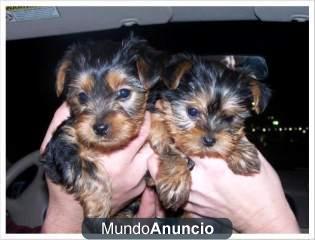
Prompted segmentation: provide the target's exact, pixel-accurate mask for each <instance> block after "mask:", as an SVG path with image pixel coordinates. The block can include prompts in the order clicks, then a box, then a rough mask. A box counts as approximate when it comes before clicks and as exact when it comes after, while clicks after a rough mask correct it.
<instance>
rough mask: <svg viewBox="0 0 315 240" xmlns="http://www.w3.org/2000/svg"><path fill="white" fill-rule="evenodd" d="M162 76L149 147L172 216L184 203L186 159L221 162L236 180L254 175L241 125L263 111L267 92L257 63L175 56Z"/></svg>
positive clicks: (255, 164) (262, 65)
mask: <svg viewBox="0 0 315 240" xmlns="http://www.w3.org/2000/svg"><path fill="white" fill-rule="evenodd" d="M163 72H164V73H163V74H162V80H163V82H164V85H163V84H162V83H159V85H157V86H156V87H155V89H153V90H152V93H151V96H150V101H151V103H150V104H151V109H153V110H152V132H151V137H150V141H151V145H152V147H153V148H154V150H155V151H156V153H157V154H158V155H159V157H160V165H159V172H158V175H157V179H156V183H155V184H156V189H157V192H158V194H159V196H160V199H161V201H162V204H163V205H164V207H165V208H167V209H171V210H175V211H176V210H177V209H178V208H180V207H181V206H183V205H184V204H185V203H186V201H187V200H188V197H189V192H190V186H191V176H190V171H189V169H190V168H192V167H193V162H192V160H190V159H189V157H188V156H200V157H205V156H207V157H219V158H223V159H225V160H226V161H227V163H228V165H229V167H230V169H231V170H232V171H233V172H234V173H236V174H243V175H248V174H253V173H256V172H258V171H259V169H260V162H259V160H258V156H257V150H256V148H255V146H253V145H252V144H251V143H249V142H248V141H245V140H244V136H245V132H244V121H245V119H246V118H248V117H249V116H250V115H251V113H252V112H256V113H260V112H262V111H263V110H264V109H265V107H266V106H267V103H268V100H269V97H270V90H269V88H268V87H267V86H266V85H265V84H264V83H262V82H261V81H260V80H261V79H264V78H265V77H266V75H267V72H268V71H267V65H266V62H265V60H264V59H263V58H261V57H241V56H238V57H233V56H213V57H200V56H195V55H184V54H179V55H175V56H173V57H172V58H171V60H170V61H169V63H168V64H167V66H166V67H165V68H164V71H163ZM152 106H154V107H152Z"/></svg>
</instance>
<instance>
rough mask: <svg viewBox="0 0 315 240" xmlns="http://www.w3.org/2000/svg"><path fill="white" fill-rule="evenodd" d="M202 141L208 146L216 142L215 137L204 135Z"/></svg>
mask: <svg viewBox="0 0 315 240" xmlns="http://www.w3.org/2000/svg"><path fill="white" fill-rule="evenodd" d="M202 141H203V144H204V145H205V146H206V147H212V146H213V145H214V144H215V142H216V140H215V138H213V137H209V136H204V137H203V138H202Z"/></svg>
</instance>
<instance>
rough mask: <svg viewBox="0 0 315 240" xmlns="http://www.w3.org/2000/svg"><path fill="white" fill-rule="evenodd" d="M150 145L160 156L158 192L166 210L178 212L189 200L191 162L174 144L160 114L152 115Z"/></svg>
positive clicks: (157, 179)
mask: <svg viewBox="0 0 315 240" xmlns="http://www.w3.org/2000/svg"><path fill="white" fill-rule="evenodd" d="M151 119H152V124H151V134H150V143H151V146H152V147H153V149H154V150H155V152H156V153H157V154H158V155H159V171H158V174H157V177H156V190H157V192H158V195H159V198H160V200H161V202H162V204H163V206H164V207H165V208H166V209H171V210H173V211H176V210H177V209H179V208H180V207H182V206H183V205H184V204H185V203H186V202H187V200H188V197H189V193H190V187H191V175H190V170H189V165H191V162H192V161H191V160H190V159H189V158H187V157H186V156H185V155H184V154H183V153H181V152H180V151H179V150H178V149H177V148H176V147H175V145H174V143H173V142H172V139H171V138H170V136H169V134H168V131H167V129H166V127H165V124H164V122H163V119H162V116H161V115H159V113H154V114H152V118H151Z"/></svg>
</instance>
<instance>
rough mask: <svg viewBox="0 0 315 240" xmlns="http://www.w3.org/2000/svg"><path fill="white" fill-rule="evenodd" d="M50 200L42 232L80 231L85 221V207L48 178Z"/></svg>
mask: <svg viewBox="0 0 315 240" xmlns="http://www.w3.org/2000/svg"><path fill="white" fill-rule="evenodd" d="M47 184H48V186H49V187H48V189H49V202H48V208H47V212H46V217H45V220H44V223H43V226H42V230H41V231H42V233H79V232H81V225H82V222H83V209H82V207H81V205H80V204H79V202H78V201H76V200H75V199H74V196H73V195H71V194H67V193H66V192H65V191H64V190H63V189H62V187H61V186H58V185H55V184H53V183H52V182H51V181H50V180H48V179H47Z"/></svg>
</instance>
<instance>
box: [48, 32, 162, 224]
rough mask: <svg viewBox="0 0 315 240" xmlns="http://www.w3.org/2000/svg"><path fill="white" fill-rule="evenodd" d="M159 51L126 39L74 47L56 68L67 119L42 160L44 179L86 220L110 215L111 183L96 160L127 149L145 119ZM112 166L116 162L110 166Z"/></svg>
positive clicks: (137, 41) (157, 68)
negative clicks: (62, 189)
mask: <svg viewBox="0 0 315 240" xmlns="http://www.w3.org/2000/svg"><path fill="white" fill-rule="evenodd" d="M160 56H161V53H160V52H158V51H156V50H154V49H153V48H151V47H150V46H148V44H147V42H146V41H144V40H140V39H137V38H135V37H131V38H129V39H128V40H126V41H124V42H123V43H119V44H118V43H114V42H110V41H103V42H89V43H84V44H75V45H73V46H71V47H70V48H69V50H68V51H67V52H66V54H65V56H64V57H63V59H62V60H61V62H60V64H59V67H58V69H57V82H56V87H57V94H58V96H60V95H62V96H64V97H65V99H66V102H67V103H68V105H69V107H70V111H71V116H70V117H69V118H68V119H67V120H65V121H64V122H63V123H62V124H61V126H59V127H58V129H57V130H56V131H55V133H54V135H53V137H52V139H51V141H50V142H49V144H48V145H47V147H46V150H45V151H44V153H43V156H42V158H43V159H42V162H43V166H44V168H45V170H46V174H47V176H48V177H49V178H50V179H51V180H52V181H53V182H55V183H57V184H60V185H62V186H64V187H65V189H66V191H67V192H68V193H73V194H74V196H75V197H76V199H78V200H79V201H80V203H81V205H82V207H83V210H84V216H85V217H88V218H99V217H110V216H111V181H110V179H109V176H108V174H107V173H106V171H105V169H104V167H103V166H102V164H101V162H99V161H98V159H99V156H100V155H101V154H104V153H109V152H112V151H114V150H116V149H119V148H121V147H123V146H125V145H127V144H128V143H129V142H130V141H131V140H132V139H133V138H134V137H136V136H137V134H138V132H139V129H140V127H141V125H142V123H143V120H144V113H145V110H146V102H147V98H148V90H149V89H150V88H151V87H152V86H153V85H154V84H155V83H156V82H157V81H158V80H159V76H160V70H161V66H160V64H159V63H160V61H158V58H159V57H160ZM113 164H115V162H113Z"/></svg>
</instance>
